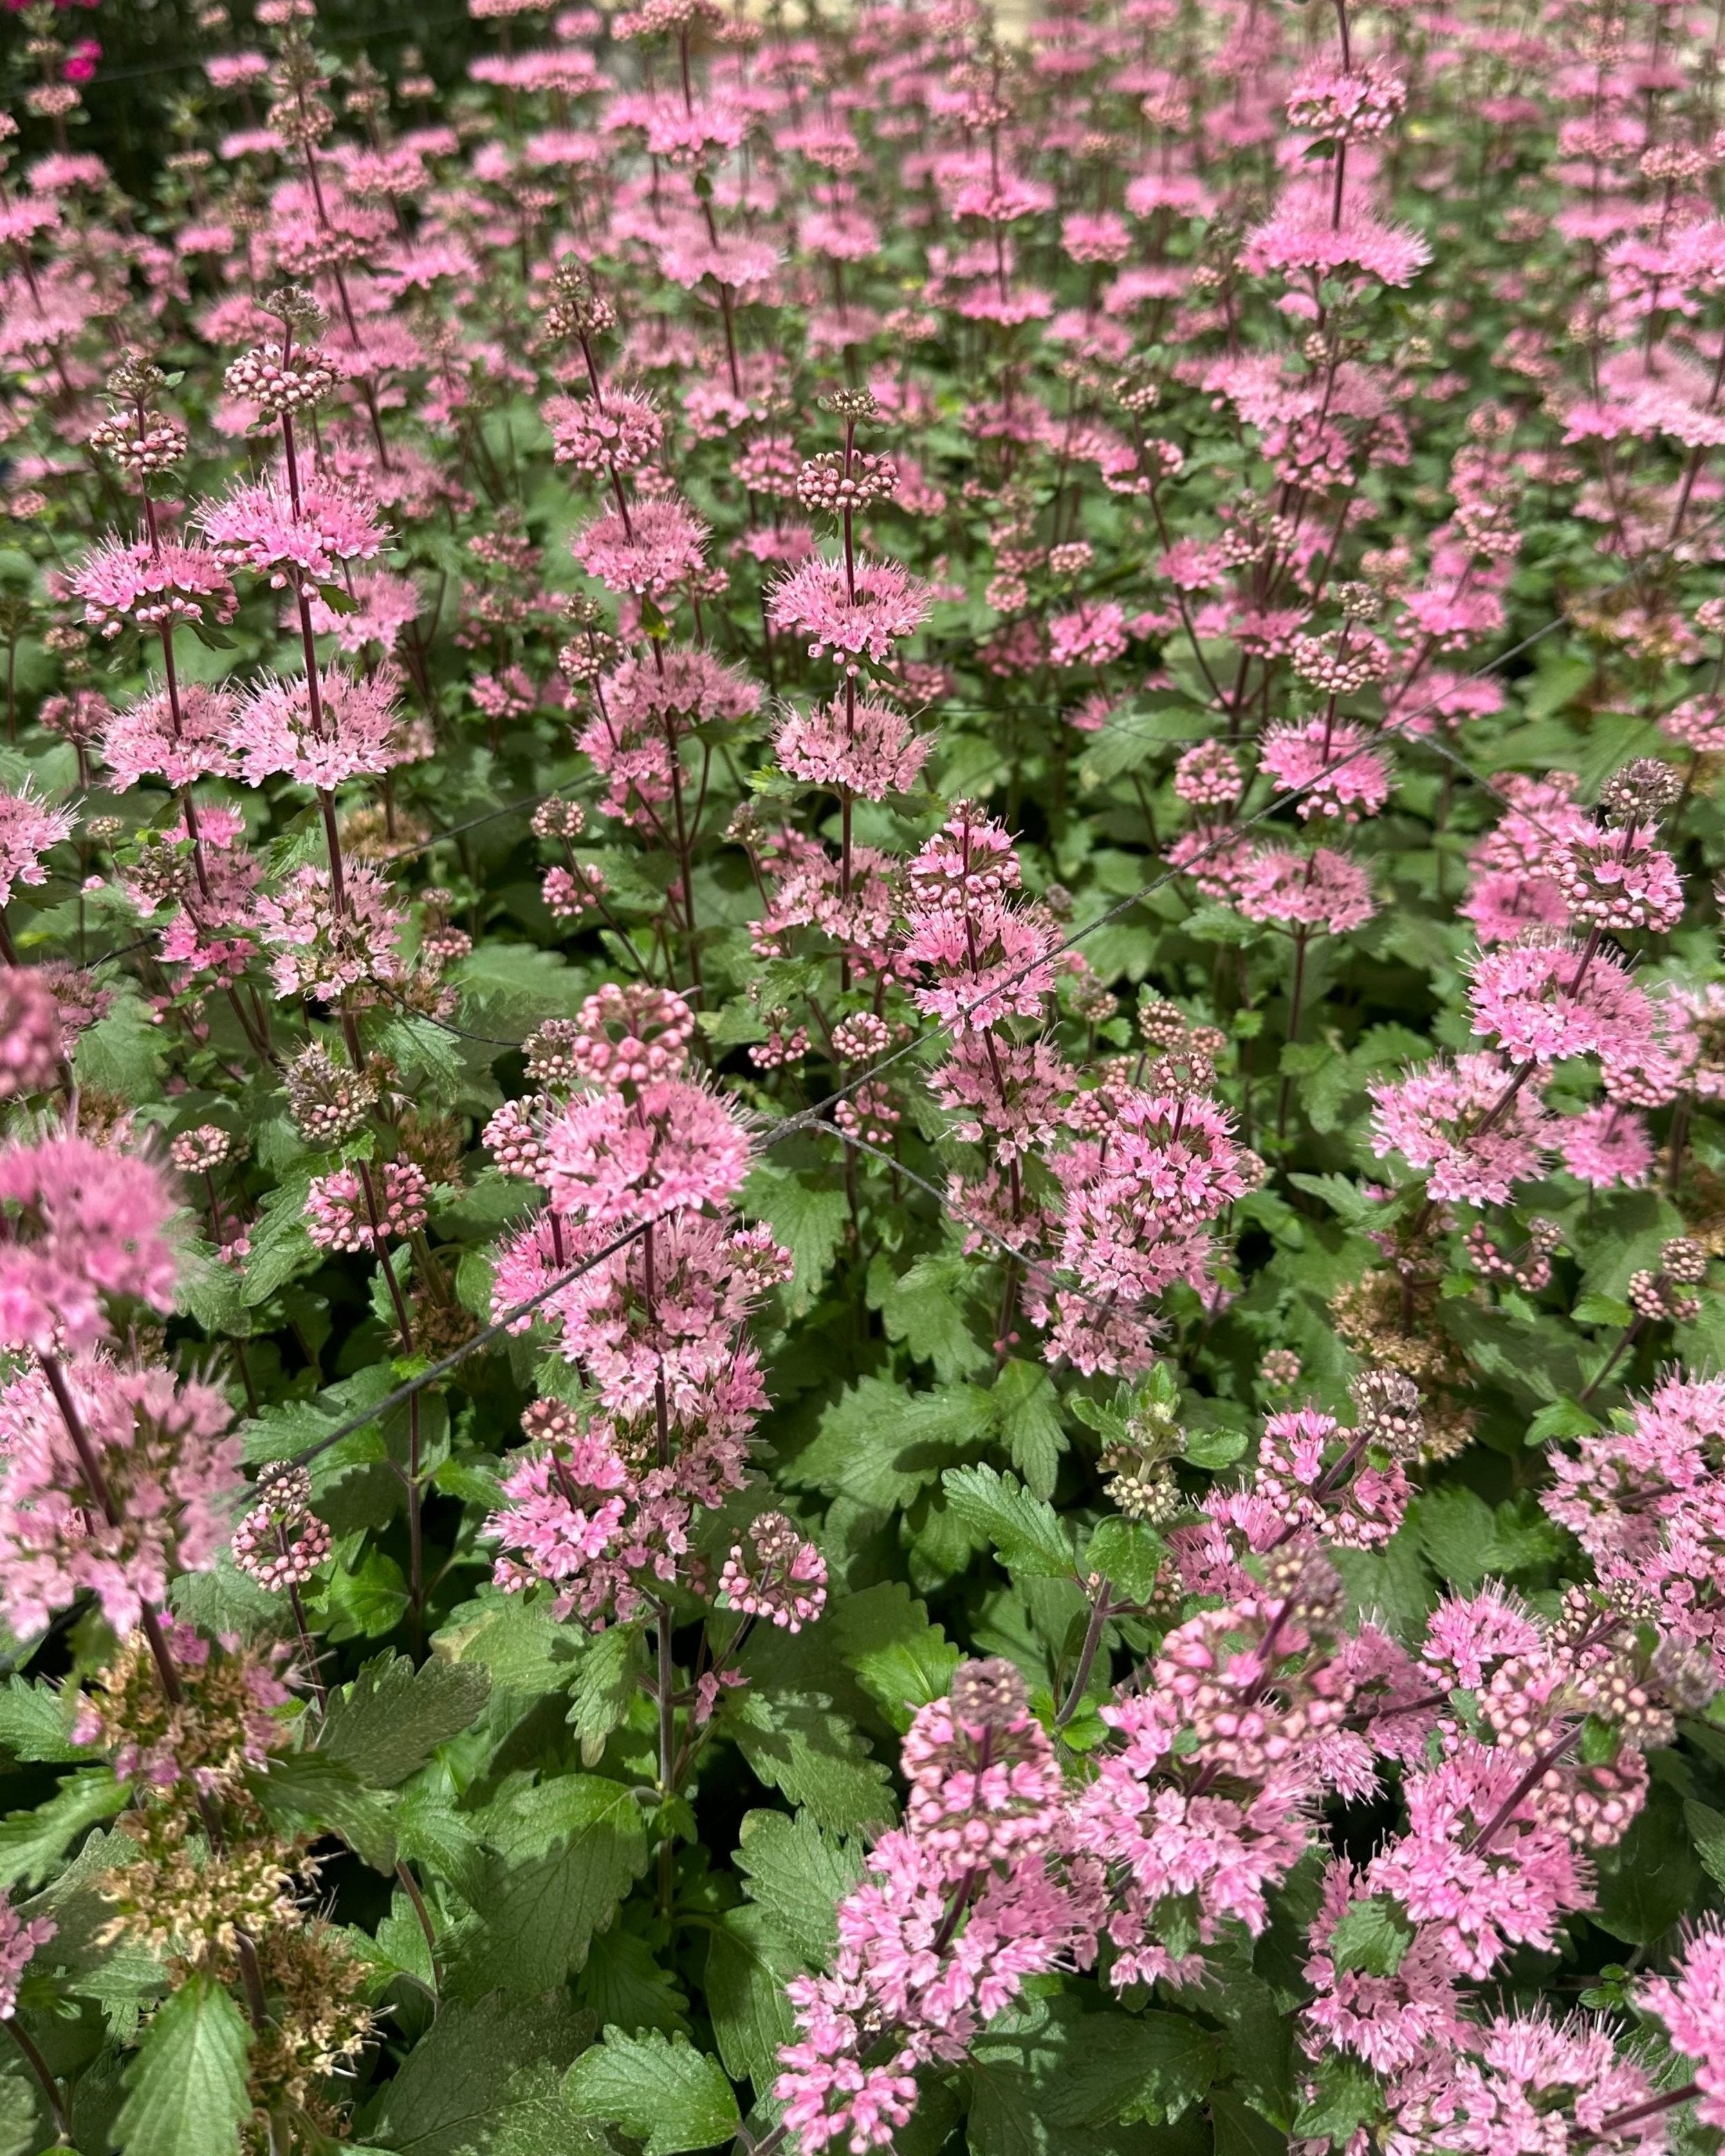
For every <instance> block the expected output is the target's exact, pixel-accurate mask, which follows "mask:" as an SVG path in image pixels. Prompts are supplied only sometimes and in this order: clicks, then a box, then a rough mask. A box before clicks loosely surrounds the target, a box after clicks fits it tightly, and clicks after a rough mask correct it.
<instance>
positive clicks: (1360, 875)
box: [1235, 846, 1378, 936]
mask: <svg viewBox="0 0 1725 2156" xmlns="http://www.w3.org/2000/svg"><path fill="white" fill-rule="evenodd" d="M1235 902H1236V904H1237V905H1238V906H1239V907H1240V911H1241V912H1242V913H1243V914H1244V915H1245V917H1246V919H1247V920H1248V921H1276V922H1277V923H1279V924H1281V926H1282V927H1291V928H1303V929H1306V930H1307V931H1311V930H1313V929H1315V930H1317V932H1318V933H1319V934H1321V935H1327V936H1343V935H1346V934H1347V933H1348V931H1349V930H1350V929H1354V928H1363V927H1364V926H1365V924H1366V923H1367V921H1369V920H1370V919H1371V918H1372V916H1373V914H1374V913H1375V912H1376V911H1377V910H1378V908H1377V906H1376V903H1375V902H1374V901H1373V897H1372V880H1371V878H1370V876H1369V875H1368V874H1367V873H1366V871H1365V870H1364V869H1363V868H1362V867H1361V866H1360V865H1359V864H1358V862H1357V861H1351V860H1348V856H1347V855H1345V854H1338V853H1336V852H1334V851H1333V850H1332V849H1331V848H1329V847H1327V846H1318V847H1317V848H1315V849H1314V850H1312V852H1311V853H1309V854H1296V853H1295V852H1294V851H1293V850H1291V848H1288V847H1285V846H1265V847H1260V849H1259V850H1258V851H1257V852H1255V853H1254V854H1252V855H1250V856H1249V857H1248V859H1247V861H1246V864H1245V869H1244V870H1243V871H1242V872H1241V875H1240V891H1239V896H1238V898H1237V900H1236V901H1235Z"/></svg>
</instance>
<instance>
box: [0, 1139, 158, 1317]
mask: <svg viewBox="0 0 1725 2156" xmlns="http://www.w3.org/2000/svg"><path fill="white" fill-rule="evenodd" d="M0 1209H3V1212H4V1214H5V1216H6V1218H7V1221H8V1227H9V1230H10V1232H9V1234H8V1238H7V1240H5V1241H4V1242H3V1243H0V1345H4V1346H6V1347H14V1348H23V1347H33V1348H36V1349H38V1350H39V1351H40V1352H41V1353H44V1354H46V1353H61V1352H70V1353H74V1354H79V1353H85V1351H87V1350H88V1349H90V1348H92V1347H95V1346H97V1345H98V1344H99V1343H100V1342H102V1341H105V1340H106V1339H107V1338H108V1337H110V1322H109V1317H108V1313H107V1312H106V1310H105V1307H104V1304H103V1298H104V1297H105V1296H134V1297H136V1299H137V1300H138V1301H141V1302H144V1303H146V1304H148V1305H149V1306H150V1307H151V1309H152V1310H157V1311H167V1310H170V1309H172V1306H173V1296H174V1281H175V1274H176V1270H177V1268H176V1263H175V1257H174V1251H173V1248H172V1244H171V1243H170V1242H169V1240H168V1239H167V1234H166V1232H165V1231H166V1229H167V1224H168V1223H169V1221H170V1219H172V1215H173V1214H174V1212H175V1210H176V1208H175V1205H174V1201H173V1199H172V1195H171V1194H170V1192H169V1190H168V1188H167V1183H166V1182H165V1181H164V1179H163V1178H162V1175H161V1173H160V1172H159V1171H158V1170H157V1168H154V1167H152V1166H151V1163H149V1162H147V1161H145V1160H141V1159H140V1158H137V1156H136V1154H131V1153H123V1152H116V1151H115V1150H114V1149H112V1148H111V1147H104V1146H98V1145H95V1144H93V1143H92V1142H90V1139H88V1138H85V1137H79V1136H78V1135H77V1134H76V1133H75V1132H49V1134H47V1135H46V1136H44V1137H41V1138H39V1139H38V1140H37V1141H35V1142H33V1143H28V1142H24V1141H23V1140H22V1139H14V1140H13V1142H11V1143H10V1144H9V1145H8V1146H6V1147H4V1148H3V1149H0Z"/></svg>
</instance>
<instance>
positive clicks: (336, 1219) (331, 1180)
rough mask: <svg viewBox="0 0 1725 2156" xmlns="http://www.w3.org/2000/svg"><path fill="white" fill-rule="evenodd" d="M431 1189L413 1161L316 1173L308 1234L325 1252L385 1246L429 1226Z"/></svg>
mask: <svg viewBox="0 0 1725 2156" xmlns="http://www.w3.org/2000/svg"><path fill="white" fill-rule="evenodd" d="M368 1186H369V1187H368ZM430 1187H431V1186H430V1184H429V1182H428V1181H427V1179H426V1175H425V1171H424V1168H421V1167H420V1166H419V1165H418V1163H417V1162H416V1161H411V1160H387V1161H378V1162H376V1163H372V1165H370V1166H369V1167H366V1168H359V1167H354V1168H336V1170H334V1172H333V1173H331V1174H329V1175H315V1176H313V1177H312V1178H311V1184H310V1186H309V1187H308V1188H307V1190H306V1193H305V1232H306V1234H307V1235H309V1236H310V1237H311V1240H312V1241H313V1242H314V1243H316V1245H317V1247H318V1248H319V1249H320V1250H382V1248H383V1245H384V1242H385V1240H386V1239H387V1238H388V1237H389V1236H391V1235H412V1234H413V1231H414V1230H415V1229H418V1228H423V1227H424V1225H425V1220H426V1199H427V1198H428V1196H429V1192H430Z"/></svg>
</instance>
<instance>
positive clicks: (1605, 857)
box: [1555, 824, 1683, 936]
mask: <svg viewBox="0 0 1725 2156" xmlns="http://www.w3.org/2000/svg"><path fill="white" fill-rule="evenodd" d="M1657 839H1658V832H1657V829H1656V826H1655V825H1653V824H1627V825H1625V826H1624V827H1623V829H1619V830H1598V829H1592V828H1589V830H1588V831H1587V832H1586V833H1585V834H1583V835H1578V836H1577V837H1575V838H1573V839H1570V841H1569V842H1568V844H1567V845H1566V846H1565V847H1564V848H1563V851H1562V852H1561V854H1560V855H1558V859H1557V861H1556V863H1555V870H1556V881H1557V885H1558V890H1559V891H1561V892H1562V893H1563V902H1564V903H1565V905H1567V906H1568V909H1569V917H1570V919H1571V920H1572V921H1577V922H1581V923H1585V924H1586V925H1588V926H1589V927H1600V928H1609V929H1611V930H1613V931H1615V932H1617V933H1619V934H1621V933H1623V932H1625V930H1628V929H1632V928H1645V929H1646V930H1648V931H1649V932H1651V933H1652V934H1654V935H1656V936H1657V935H1662V934H1664V932H1666V930H1667V929H1670V928H1675V927H1676V925H1677V923H1678V921H1681V919H1682V917H1683V883H1682V879H1681V877H1680V876H1679V875H1678V874H1677V866H1676V862H1675V861H1673V860H1672V859H1671V855H1669V854H1668V853H1666V850H1664V848H1663V847H1662V846H1661V845H1659V844H1657Z"/></svg>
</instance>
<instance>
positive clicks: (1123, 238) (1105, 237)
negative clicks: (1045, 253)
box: [1060, 209, 1132, 263]
mask: <svg viewBox="0 0 1725 2156" xmlns="http://www.w3.org/2000/svg"><path fill="white" fill-rule="evenodd" d="M1060 244H1061V246H1062V247H1064V248H1065V250H1066V252H1067V254H1069V255H1070V257H1071V258H1072V259H1073V260H1074V261H1075V262H1106V263H1114V262H1123V261H1124V260H1125V259H1126V258H1127V255H1128V254H1130V253H1131V252H1132V233H1131V231H1130V230H1129V228H1127V222H1126V219H1125V218H1123V217H1122V216H1121V214H1120V213H1119V212H1118V211H1117V210H1111V209H1105V210H1101V211H1097V212H1096V213H1093V214H1088V215H1086V213H1082V212H1080V211H1074V212H1073V213H1071V214H1070V216H1068V217H1065V218H1062V219H1061V220H1060Z"/></svg>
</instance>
